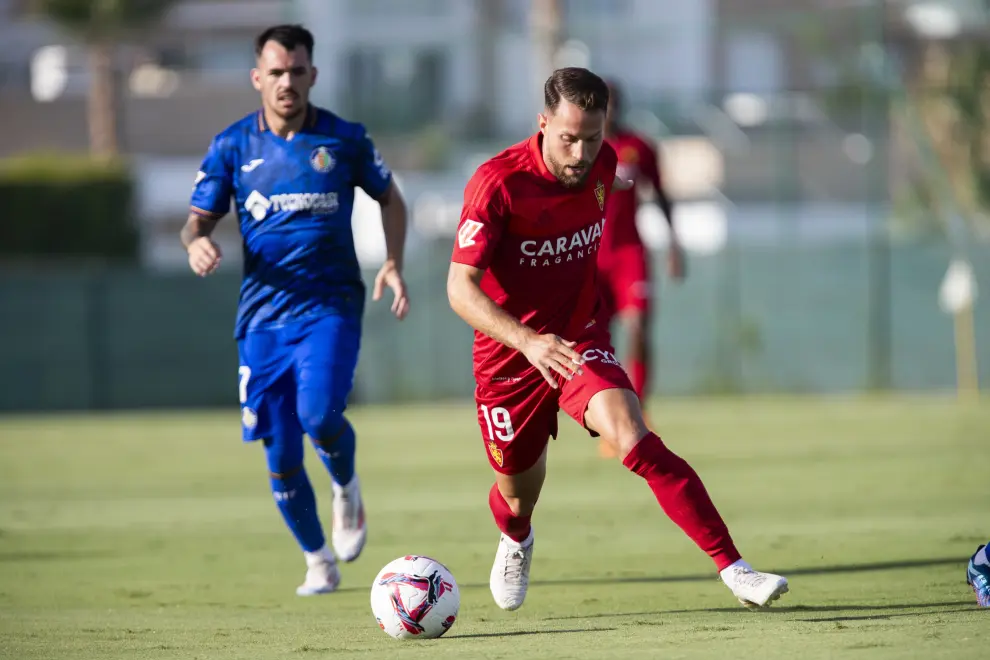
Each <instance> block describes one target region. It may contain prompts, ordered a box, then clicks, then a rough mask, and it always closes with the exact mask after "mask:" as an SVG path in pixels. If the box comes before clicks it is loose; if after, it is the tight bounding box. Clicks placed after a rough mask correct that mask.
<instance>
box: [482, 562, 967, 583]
mask: <svg viewBox="0 0 990 660" xmlns="http://www.w3.org/2000/svg"><path fill="white" fill-rule="evenodd" d="M965 561H966V560H965V559H960V558H959V557H940V558H933V559H908V560H904V561H889V562H876V563H871V564H839V565H835V566H813V567H807V568H785V569H781V570H776V569H773V568H769V569H767V570H769V571H772V572H774V573H779V574H780V575H783V576H785V577H794V576H798V575H830V574H834V573H868V572H871V571H893V570H899V569H905V568H930V567H932V566H963V565H965ZM715 579H717V578H716V577H714V576H713V575H712V574H711V573H706V574H704V575H643V576H613V577H600V578H596V577H590V578H569V579H565V580H534V581H533V582H531V583H530V584H532V585H533V586H545V587H562V586H568V585H583V584H639V583H647V584H653V583H664V582H670V583H673V582H710V581H712V580H715ZM467 586H471V587H475V586H481V585H473V584H472V585H467ZM483 586H486V587H487V586H488V585H487V584H486V585H483Z"/></svg>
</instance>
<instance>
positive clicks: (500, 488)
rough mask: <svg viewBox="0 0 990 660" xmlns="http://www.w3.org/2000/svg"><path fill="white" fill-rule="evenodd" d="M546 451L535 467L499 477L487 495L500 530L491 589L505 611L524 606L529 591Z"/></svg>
mask: <svg viewBox="0 0 990 660" xmlns="http://www.w3.org/2000/svg"><path fill="white" fill-rule="evenodd" d="M546 458H547V453H546V449H544V451H543V453H542V454H541V455H540V458H539V460H537V462H536V464H535V465H533V466H532V467H530V468H529V469H527V470H525V471H523V472H521V473H519V474H513V475H507V474H499V475H498V477H497V480H496V483H495V484H493V485H492V488H491V490H490V491H489V492H488V506H489V507H490V508H491V511H492V516H494V518H495V524H496V525H497V526H498V528H499V531H501V533H502V534H501V536H500V537H499V542H498V549H497V550H496V552H495V561H494V563H493V564H492V572H491V576H490V578H489V587H490V589H491V592H492V597H493V598H494V599H495V603H496V604H497V605H498V606H499V607H501V608H502V609H504V610H515V609H518V608H519V607H521V606H522V604H523V601H524V600H525V599H526V592H527V591H528V590H529V571H530V566H531V564H532V559H533V526H532V523H531V521H532V516H533V510H534V509H535V508H536V502H537V500H538V499H539V497H540V492H541V490H542V488H543V481H544V479H545V478H546Z"/></svg>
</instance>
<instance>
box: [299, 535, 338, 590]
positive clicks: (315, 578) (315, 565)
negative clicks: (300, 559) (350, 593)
mask: <svg viewBox="0 0 990 660" xmlns="http://www.w3.org/2000/svg"><path fill="white" fill-rule="evenodd" d="M303 554H304V555H305V556H306V567H307V570H306V581H305V582H303V583H302V584H300V585H299V586H298V587H297V588H296V595H297V596H318V595H320V594H329V593H332V592H333V591H336V589H337V586H338V585H339V584H340V571H339V570H338V569H337V560H336V558H335V557H334V556H333V552H331V551H330V549H329V548H327V547H326V546H323V548H321V549H320V550H317V551H316V552H304V553H303Z"/></svg>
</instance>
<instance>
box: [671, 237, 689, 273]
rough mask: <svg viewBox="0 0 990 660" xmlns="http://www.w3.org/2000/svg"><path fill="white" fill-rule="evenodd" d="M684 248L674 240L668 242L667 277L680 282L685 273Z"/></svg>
mask: <svg viewBox="0 0 990 660" xmlns="http://www.w3.org/2000/svg"><path fill="white" fill-rule="evenodd" d="M685 270H686V269H685V266H684V250H683V249H681V244H680V243H678V242H677V241H676V240H673V241H671V242H670V250H669V251H668V252H667V277H669V278H670V279H672V280H674V281H675V282H680V281H681V280H683V279H684V275H685Z"/></svg>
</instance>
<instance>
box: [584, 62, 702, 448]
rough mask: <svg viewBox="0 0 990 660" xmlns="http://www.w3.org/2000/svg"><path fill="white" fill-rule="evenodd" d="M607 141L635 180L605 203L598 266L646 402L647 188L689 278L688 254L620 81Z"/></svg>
mask: <svg viewBox="0 0 990 660" xmlns="http://www.w3.org/2000/svg"><path fill="white" fill-rule="evenodd" d="M608 86H609V103H608V119H607V123H606V128H605V139H606V142H607V143H608V144H609V145H610V146H611V147H612V148H613V149H614V150H615V153H616V154H618V157H619V166H618V172H617V176H618V177H619V178H621V179H623V180H625V181H632V182H633V184H634V185H633V187H632V188H630V189H628V190H616V191H615V192H613V193H612V195H611V197H610V198H609V203H608V205H607V206H606V207H605V218H606V221H605V229H604V231H603V234H602V243H601V248H600V250H599V252H598V268H599V271H600V281H601V283H602V294H603V297H604V298H605V305H606V308H607V309H608V315H609V316H608V318H609V321H610V322H612V321H614V320H615V318H616V317H618V319H619V321H620V323H621V324H622V327H623V330H624V332H625V333H626V346H627V348H626V355H625V359H624V360H623V362H624V363H625V367H626V370H627V371H628V372H629V378H630V380H631V381H632V384H633V388H634V389H635V391H636V395H637V396H639V398H640V400H641V401H643V403H644V404H645V402H646V394H647V384H648V382H649V377H650V371H651V364H650V357H651V356H650V313H651V309H650V299H651V297H652V282H651V278H650V254H649V249H648V248H647V247H646V246H645V245H644V244H643V239H642V237H641V236H640V235H639V229H638V228H637V227H636V210H637V208H638V207H639V203H640V199H641V198H642V191H643V188H644V187H646V188H648V189H649V190H650V191H651V192H652V193H653V196H654V201H655V203H656V204H657V206H659V207H660V211H661V212H662V213H663V215H664V218H666V220H667V226H668V227H669V228H670V249H669V250H668V252H667V276H668V277H670V278H672V279H674V280H680V279H681V278H683V277H684V257H683V253H682V251H681V247H680V243H678V240H677V233H676V232H675V231H674V216H673V204H672V203H671V201H670V197H668V195H667V192H666V191H665V190H664V186H663V179H662V177H661V175H660V163H659V157H658V155H657V152H656V150H655V149H654V148H653V147H652V146H651V145H650V144H649V142H648V141H647V140H646V139H644V138H643V137H641V136H639V135H637V134H636V133H635V132H633V131H632V130H630V129H628V128H626V126H624V125H623V123H622V112H623V107H624V106H623V103H622V99H623V96H622V90H621V88H620V86H619V84H618V83H617V82H616V81H614V80H613V81H609V83H608ZM598 452H599V454H600V455H601V456H602V457H604V458H613V457H614V456H615V450H614V449H613V448H612V446H611V445H610V444H608V443H607V442H604V441H599V443H598Z"/></svg>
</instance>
